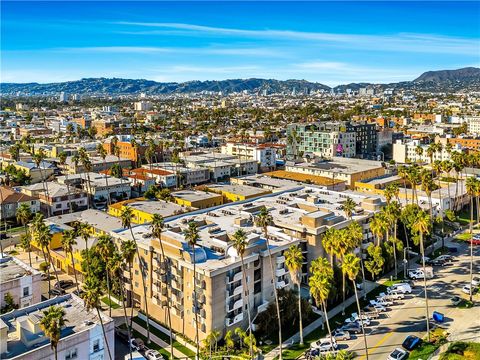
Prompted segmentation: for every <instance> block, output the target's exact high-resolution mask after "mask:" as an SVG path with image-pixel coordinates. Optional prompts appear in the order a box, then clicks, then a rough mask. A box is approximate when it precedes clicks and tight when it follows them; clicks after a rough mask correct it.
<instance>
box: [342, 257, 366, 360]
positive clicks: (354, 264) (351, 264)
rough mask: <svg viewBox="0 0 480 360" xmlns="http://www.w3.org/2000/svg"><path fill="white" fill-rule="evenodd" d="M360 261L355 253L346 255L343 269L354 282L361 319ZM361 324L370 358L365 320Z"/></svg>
mask: <svg viewBox="0 0 480 360" xmlns="http://www.w3.org/2000/svg"><path fill="white" fill-rule="evenodd" d="M359 262H360V259H359V258H357V257H356V256H355V255H353V254H351V253H350V254H347V255H345V258H344V259H343V262H342V271H343V272H344V273H346V274H347V276H348V278H349V279H350V280H351V281H352V283H353V289H354V291H355V300H356V301H357V310H358V316H360V319H361V318H362V309H361V308H360V301H359V300H358V293H357V284H356V278H357V275H358V272H359V271H360V266H359ZM360 325H361V327H362V334H363V342H364V344H365V356H366V358H367V360H368V344H367V336H366V335H365V328H364V327H363V321H360Z"/></svg>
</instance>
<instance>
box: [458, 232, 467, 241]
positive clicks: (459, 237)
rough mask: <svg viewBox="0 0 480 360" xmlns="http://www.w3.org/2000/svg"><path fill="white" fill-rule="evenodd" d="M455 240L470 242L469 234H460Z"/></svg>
mask: <svg viewBox="0 0 480 360" xmlns="http://www.w3.org/2000/svg"><path fill="white" fill-rule="evenodd" d="M455 239H458V240H462V241H468V240H470V234H469V233H461V234H458V235H457V236H455Z"/></svg>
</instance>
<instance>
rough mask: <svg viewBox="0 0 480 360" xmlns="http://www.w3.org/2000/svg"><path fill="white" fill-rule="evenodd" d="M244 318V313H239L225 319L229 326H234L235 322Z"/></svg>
mask: <svg viewBox="0 0 480 360" xmlns="http://www.w3.org/2000/svg"><path fill="white" fill-rule="evenodd" d="M242 320H243V313H240V314H238V315H237V316H235V317H233V318H227V319H226V320H225V322H226V324H227V326H232V325H234V324H236V323H238V322H240V321H242Z"/></svg>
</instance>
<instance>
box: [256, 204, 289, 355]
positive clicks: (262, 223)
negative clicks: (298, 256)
mask: <svg viewBox="0 0 480 360" xmlns="http://www.w3.org/2000/svg"><path fill="white" fill-rule="evenodd" d="M272 221H273V219H272V216H271V215H270V214H269V213H268V210H267V208H266V207H262V209H261V210H260V213H259V214H258V215H257V218H256V223H257V226H259V227H261V228H262V229H263V235H264V237H265V241H266V243H267V251H268V258H269V260H270V272H271V275H272V279H273V294H274V295H275V306H276V308H277V321H278V344H279V347H280V354H279V359H280V360H282V359H283V354H282V345H283V344H282V320H281V317H280V302H279V301H278V292H277V286H276V281H275V280H276V278H275V269H274V267H273V259H272V252H271V250H270V241H269V238H268V225H270V224H271V223H272Z"/></svg>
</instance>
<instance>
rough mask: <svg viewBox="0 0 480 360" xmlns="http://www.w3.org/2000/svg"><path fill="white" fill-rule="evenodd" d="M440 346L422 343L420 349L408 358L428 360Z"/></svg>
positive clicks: (411, 353) (411, 359)
mask: <svg viewBox="0 0 480 360" xmlns="http://www.w3.org/2000/svg"><path fill="white" fill-rule="evenodd" d="M439 346H440V345H434V344H430V343H426V342H424V343H422V345H420V346H419V347H418V348H416V349H415V350H413V351H412V352H410V355H409V357H408V359H409V360H416V359H419V360H420V359H423V360H426V359H428V358H429V357H430V355H432V354H433V353H434V352H435V350H437V349H438V348H439Z"/></svg>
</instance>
